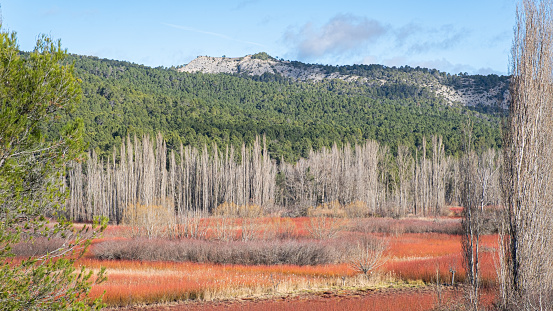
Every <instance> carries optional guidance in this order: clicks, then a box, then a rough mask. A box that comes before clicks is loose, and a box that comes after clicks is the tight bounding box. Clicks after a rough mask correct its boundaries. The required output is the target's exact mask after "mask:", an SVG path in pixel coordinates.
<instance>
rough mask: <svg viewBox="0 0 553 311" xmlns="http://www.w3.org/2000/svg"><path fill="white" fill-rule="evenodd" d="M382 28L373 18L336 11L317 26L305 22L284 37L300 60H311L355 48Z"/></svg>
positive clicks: (381, 33)
mask: <svg viewBox="0 0 553 311" xmlns="http://www.w3.org/2000/svg"><path fill="white" fill-rule="evenodd" d="M386 31H387V29H386V27H384V26H383V25H382V24H381V23H380V22H378V21H376V20H371V19H367V18H364V17H357V16H353V15H351V14H339V15H336V16H335V17H333V18H332V19H330V20H329V21H328V22H327V23H326V24H324V25H323V26H321V27H318V26H316V25H314V24H313V23H307V24H305V25H304V26H303V27H301V29H299V30H296V31H294V30H289V31H287V32H286V33H285V36H284V37H285V41H286V42H288V43H290V44H292V45H293V48H294V50H295V52H296V54H297V55H298V57H299V58H300V59H314V58H319V57H323V56H328V55H340V54H343V53H349V52H352V51H355V50H358V49H360V48H362V47H364V46H365V45H366V44H367V43H368V42H373V41H375V40H377V39H378V38H380V37H381V36H382V35H384V34H385V33H386Z"/></svg>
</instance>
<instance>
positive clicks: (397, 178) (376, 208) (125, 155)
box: [66, 134, 500, 223]
mask: <svg viewBox="0 0 553 311" xmlns="http://www.w3.org/2000/svg"><path fill="white" fill-rule="evenodd" d="M423 141H426V140H423ZM427 149H428V150H427ZM178 150H179V151H175V150H168V149H167V145H166V142H165V140H164V139H163V137H162V136H161V135H160V134H158V135H157V137H156V139H155V141H154V139H151V138H150V137H148V136H147V135H145V136H144V137H143V139H142V140H139V139H137V138H136V136H135V137H134V139H131V138H130V137H127V138H126V141H125V142H123V143H122V144H121V146H120V148H119V150H115V149H114V150H113V152H112V155H111V157H110V159H108V160H105V161H104V160H102V159H101V158H99V157H98V155H97V154H96V153H95V152H94V151H91V152H90V153H89V154H88V159H87V160H86V162H85V163H81V162H75V163H73V164H72V166H71V167H70V168H69V174H68V178H67V181H68V188H69V190H70V197H69V199H68V201H67V206H66V211H67V215H68V217H69V218H70V219H72V220H77V221H90V220H92V219H93V217H94V216H98V215H104V216H108V217H109V218H110V219H111V220H112V221H113V222H117V223H119V222H121V221H122V219H123V216H124V215H125V212H126V210H127V209H128V208H132V207H136V206H138V205H142V206H162V207H164V208H166V209H169V210H171V211H173V212H174V214H175V215H176V216H186V215H188V214H189V213H190V212H195V213H202V214H203V215H207V214H209V213H213V212H214V211H215V210H216V209H217V208H218V207H220V206H226V207H229V206H234V207H236V208H240V207H252V206H255V207H256V208H261V209H262V211H263V212H264V213H279V214H281V215H282V214H285V215H290V216H300V215H307V214H308V213H309V212H312V211H313V210H317V209H318V210H321V211H322V212H324V210H330V209H335V210H340V209H341V210H344V211H346V212H347V213H348V214H349V215H350V216H394V217H402V216H406V215H409V214H412V215H420V216H430V215H439V214H440V213H443V212H444V207H445V206H446V205H449V204H453V205H455V204H458V202H459V198H460V190H459V189H460V187H461V182H462V180H461V176H460V172H459V159H458V158H455V157H452V156H446V154H445V152H444V145H443V141H442V139H441V138H440V137H437V136H433V137H432V139H431V145H430V146H427V144H426V143H423V146H422V148H421V150H418V151H417V152H416V153H415V154H412V153H411V152H409V149H408V148H407V147H406V146H400V147H398V150H397V152H396V153H397V155H396V156H393V155H392V152H391V150H390V148H389V147H387V146H382V145H380V144H379V143H378V142H375V141H370V140H369V141H366V142H365V143H363V144H358V145H354V146H350V145H347V144H345V145H344V146H342V147H338V146H337V145H336V144H334V145H333V146H332V147H331V148H322V149H321V150H319V151H311V152H310V153H309V156H308V157H307V158H305V159H300V160H299V161H297V163H295V164H290V163H286V162H284V161H281V162H280V163H278V164H277V161H275V160H273V159H271V158H270V156H269V152H268V149H267V141H266V138H265V137H263V139H260V138H259V137H256V139H255V140H254V143H253V144H252V145H251V146H249V147H247V146H246V145H245V144H243V145H242V147H241V148H240V150H235V149H234V147H233V146H228V147H226V148H224V149H220V148H219V147H218V146H217V144H212V145H210V146H208V145H204V146H203V147H202V148H201V149H198V148H196V147H193V146H182V145H181V146H180V147H179V149H178ZM427 154H430V156H427ZM484 154H485V156H486V157H487V159H489V161H491V162H492V163H494V165H496V166H497V165H499V163H500V159H499V155H498V154H497V152H496V151H495V150H494V149H490V151H488V152H486V153H484ZM498 175H499V174H497V175H496V176H493V178H491V179H490V181H489V185H490V186H489V189H492V190H491V191H490V192H489V193H490V197H492V198H493V200H495V201H494V202H492V203H493V204H496V203H497V200H499V197H500V196H499V190H498V189H499V179H498V178H499V176H498Z"/></svg>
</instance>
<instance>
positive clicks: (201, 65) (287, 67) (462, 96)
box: [177, 52, 509, 108]
mask: <svg viewBox="0 0 553 311" xmlns="http://www.w3.org/2000/svg"><path fill="white" fill-rule="evenodd" d="M374 67H380V68H383V69H390V70H393V69H397V70H402V69H403V68H411V67H408V66H407V67H400V68H396V67H386V66H383V65H351V66H329V65H317V64H305V63H301V62H297V61H285V60H282V59H281V60H278V59H276V58H273V57H271V56H269V55H268V54H267V53H264V52H261V53H257V54H253V55H246V56H243V57H224V56H223V57H213V56H198V57H197V58H195V59H194V60H192V61H191V62H190V63H188V64H186V65H183V66H181V67H179V68H177V70H178V71H179V72H188V73H195V72H201V73H207V74H219V73H226V74H238V75H248V76H261V75H263V74H276V75H281V76H283V77H286V78H290V79H293V80H296V81H301V82H320V81H323V80H332V79H338V80H342V81H345V82H350V83H351V82H355V83H363V84H367V85H371V86H372V85H379V86H383V85H385V84H392V83H398V81H397V79H394V77H390V76H378V75H370V74H363V73H362V74H359V71H360V70H359V69H358V68H362V69H361V70H362V71H364V72H365V73H366V72H368V71H369V72H370V71H371V68H374ZM411 69H412V70H411V71H417V70H419V71H423V72H424V71H426V72H427V73H428V74H426V75H419V78H420V79H418V80H416V81H410V82H411V84H414V85H417V86H420V87H424V88H427V89H428V90H430V91H431V92H432V93H434V94H435V95H436V96H437V97H439V98H442V99H444V101H445V102H446V103H447V104H449V105H463V106H485V107H490V106H496V105H498V104H499V105H500V107H502V108H506V107H507V103H508V98H509V92H508V79H506V78H507V77H505V76H497V75H488V76H481V75H467V74H459V75H450V74H447V73H444V72H439V71H438V70H436V69H424V68H419V67H417V68H411ZM449 77H455V78H454V79H453V80H454V81H455V82H454V83H452V82H451V81H452V80H451V79H450V78H449ZM474 77H479V78H481V77H484V78H485V77H492V78H494V77H497V78H498V79H496V82H495V83H493V84H492V85H491V86H490V87H488V88H484V89H483V88H482V87H479V85H476V83H475V80H476V79H475V78H474ZM400 82H404V83H405V82H409V81H400ZM407 84H410V83H407Z"/></svg>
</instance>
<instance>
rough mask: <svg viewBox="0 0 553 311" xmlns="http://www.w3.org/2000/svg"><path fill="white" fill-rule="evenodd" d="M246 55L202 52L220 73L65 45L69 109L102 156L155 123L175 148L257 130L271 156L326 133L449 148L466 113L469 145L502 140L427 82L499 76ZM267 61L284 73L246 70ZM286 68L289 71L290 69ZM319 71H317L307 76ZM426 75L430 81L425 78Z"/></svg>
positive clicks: (474, 84)
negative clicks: (434, 140) (219, 56)
mask: <svg viewBox="0 0 553 311" xmlns="http://www.w3.org/2000/svg"><path fill="white" fill-rule="evenodd" d="M247 59H249V61H244V59H242V61H240V60H238V61H237V60H234V61H232V62H229V63H228V64H227V60H226V59H225V60H221V62H223V63H224V64H226V65H224V66H223V65H222V64H219V65H217V63H216V61H213V63H211V61H210V62H207V61H206V62H205V66H206V67H205V68H204V69H202V71H206V72H208V71H209V70H216V71H219V70H221V72H223V71H222V69H221V68H227V67H228V69H227V70H228V71H227V72H226V73H215V74H212V73H202V72H199V70H200V69H197V70H196V71H197V72H194V73H189V72H179V71H177V70H176V69H177V68H161V67H160V68H150V67H146V66H142V65H136V64H132V63H129V62H122V61H114V60H106V59H98V58H95V57H87V56H79V55H71V56H70V57H69V58H68V60H67V62H69V63H74V64H75V72H76V75H77V76H78V77H79V78H80V79H81V80H82V81H83V83H82V89H83V95H84V96H83V103H82V104H80V105H78V106H77V110H76V111H75V112H74V113H73V114H72V116H71V117H72V118H74V117H80V118H82V119H83V120H84V123H85V126H86V140H87V141H88V142H89V144H90V147H91V148H94V149H96V151H97V152H98V153H100V154H102V155H104V156H108V155H110V154H111V153H112V149H113V147H117V146H119V145H120V143H121V141H122V140H124V139H126V137H127V135H131V136H132V135H135V134H136V135H142V134H144V133H149V134H155V133H157V132H161V133H163V134H164V136H165V137H166V139H167V140H168V147H169V148H179V145H180V144H181V143H183V144H185V145H187V144H191V145H195V146H199V147H201V146H202V145H203V144H208V145H211V144H212V143H217V144H218V145H219V146H221V147H223V146H225V145H229V144H231V145H234V146H236V147H238V148H240V146H241V144H242V143H243V142H246V143H248V144H249V143H251V142H252V141H253V140H254V139H255V136H256V135H266V136H267V141H268V143H269V152H270V153H271V156H272V157H273V158H275V159H284V160H285V161H295V160H297V159H298V158H300V157H306V156H307V155H308V154H309V151H310V150H311V149H314V150H317V149H320V148H321V147H323V146H327V147H329V146H331V145H332V144H333V143H337V144H338V145H341V144H345V143H349V144H356V143H360V142H364V141H365V140H367V139H372V140H377V141H379V142H380V143H382V144H386V145H388V146H389V147H390V150H391V152H392V153H393V152H395V151H396V150H397V146H398V145H399V144H402V145H406V146H409V147H410V148H411V150H413V152H414V151H415V149H416V148H420V147H421V145H422V141H423V139H426V140H427V141H430V138H431V136H432V135H441V136H443V138H444V147H445V152H446V153H447V154H456V153H458V152H460V150H461V130H460V129H461V128H462V126H463V125H464V124H465V123H466V122H467V121H468V120H472V122H473V124H474V135H473V137H474V139H473V142H474V144H475V146H478V147H483V148H488V147H499V146H500V145H501V135H500V132H499V126H498V124H499V122H498V120H499V119H498V113H497V111H496V110H495V109H494V107H493V106H486V105H482V104H473V105H471V106H464V105H462V104H459V103H457V102H452V101H448V100H447V99H446V98H445V97H443V96H441V95H439V94H438V93H437V92H436V91H435V89H436V88H438V87H446V88H449V89H454V90H455V92H457V93H459V94H467V93H468V92H469V90H471V91H470V92H472V93H474V94H479V92H480V95H479V96H480V97H489V98H493V97H494V96H496V99H499V98H500V94H501V92H498V93H497V94H496V95H493V94H494V93H493V92H492V91H490V90H493V89H504V88H506V86H505V84H506V81H507V78H506V77H498V76H486V77H484V76H465V75H462V76H459V75H448V74H444V73H440V72H438V71H437V70H429V69H423V68H410V67H401V68H388V67H385V66H380V65H371V66H360V65H353V66H340V67H334V66H320V65H308V64H302V63H299V62H289V63H286V62H282V61H276V60H274V59H272V58H270V57H269V56H266V55H253V56H249V57H247ZM233 62H235V63H238V64H241V65H240V66H239V67H238V65H237V66H234V65H232V64H234V63H233ZM241 62H242V63H241ZM193 63H197V66H199V62H193ZM210 63H211V65H209V64H210ZM191 64H192V63H191ZM255 64H257V65H255ZM271 64H279V66H280V65H282V66H284V65H286V66H289V67H288V68H289V71H288V72H290V74H289V75H284V74H282V73H280V72H278V71H277V73H275V72H274V71H273V72H272V73H271V72H269V71H265V70H266V69H264V70H261V69H260V71H254V70H257V69H258V68H266V67H263V66H265V65H267V66H269V65H271ZM189 65H190V64H189ZM208 65H209V66H211V67H209V68H212V69H209V70H208V69H207V66H208ZM227 65H228V66H227ZM231 65H232V66H231ZM258 65H259V66H258ZM187 66H188V65H187ZM190 66H191V65H190ZM225 66H227V67H225ZM183 68H186V67H183ZM183 68H180V70H181V71H182V70H183ZM198 68H199V67H198ZM232 68H240V71H239V72H238V71H237V72H233V71H232V70H234V69H232ZM271 68H280V67H278V66H277V65H274V66H273V67H271ZM231 69H232V70H231ZM188 70H190V71H191V67H188ZM282 70H283V72H286V71H284V69H282ZM262 72H263V73H262ZM292 72H296V73H297V75H296V76H291V75H292ZM315 72H319V73H315ZM254 73H259V75H257V74H254ZM323 74H324V75H325V78H321V79H315V77H318V76H319V75H323ZM299 77H303V78H301V79H300V78H299ZM308 77H311V78H308ZM329 77H337V78H334V79H330V78H329ZM346 77H349V78H346ZM438 82H440V84H436V83H438ZM432 83H434V86H433V87H431V86H428V85H431V84H432ZM464 96H465V95H464ZM61 121H62V122H63V121H64V120H61ZM52 135H54V133H53V134H52Z"/></svg>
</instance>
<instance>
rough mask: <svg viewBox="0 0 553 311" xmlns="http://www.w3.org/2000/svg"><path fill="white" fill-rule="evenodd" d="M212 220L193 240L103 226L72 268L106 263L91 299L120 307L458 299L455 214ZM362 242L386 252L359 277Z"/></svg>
mask: <svg viewBox="0 0 553 311" xmlns="http://www.w3.org/2000/svg"><path fill="white" fill-rule="evenodd" d="M219 221H220V220H219V219H217V218H210V219H200V220H198V221H197V222H196V227H195V230H196V231H195V232H196V233H197V232H200V231H201V234H197V235H196V236H191V235H188V236H175V235H170V234H165V233H164V235H163V236H161V235H160V236H158V237H150V238H145V237H141V236H135V235H133V234H132V232H133V230H132V228H129V227H128V226H109V227H108V228H107V229H106V231H105V232H104V236H103V238H102V239H99V240H96V241H95V242H94V243H93V245H92V247H91V249H90V251H89V252H88V253H87V255H86V256H85V257H84V258H82V259H81V260H80V261H78V263H77V264H78V265H84V266H86V267H88V268H90V269H94V270H96V269H99V268H100V267H102V266H103V267H106V268H107V271H108V280H107V281H106V282H104V283H102V284H99V285H95V286H94V287H93V289H92V292H91V296H93V297H97V296H99V295H102V294H103V293H104V294H103V295H104V296H103V297H104V302H105V303H106V304H107V305H108V306H109V307H114V308H120V309H124V308H129V307H132V306H142V307H145V306H148V305H149V306H150V307H149V308H152V310H314V309H316V310H368V309H370V310H430V309H432V308H437V307H439V306H440V305H441V304H444V303H448V304H449V305H452V304H453V303H461V302H462V282H463V281H464V279H465V271H464V268H463V259H462V256H461V239H462V236H461V235H460V231H461V225H460V220H459V219H458V218H438V219H436V218H429V219H421V218H416V219H411V218H408V219H392V218H361V219H343V218H324V219H321V218H320V217H313V218H310V217H300V218H279V217H264V218H248V219H239V218H236V219H230V220H229V219H226V220H224V222H225V223H224V224H221V223H219ZM179 230H181V231H182V228H179ZM222 231H225V232H224V233H222ZM246 233H247V234H246ZM367 238H370V239H373V240H378V241H381V242H382V243H381V244H382V245H385V248H384V251H383V253H382V260H381V261H379V267H378V268H376V269H375V270H374V271H372V272H371V273H369V274H367V275H364V274H362V273H361V272H360V271H357V270H355V268H354V263H355V262H357V261H358V260H359V257H356V256H358V255H357V254H358V253H356V249H358V246H359V245H360V242H359V241H362V240H363V239H367ZM497 239H498V237H497V235H494V234H490V235H485V236H483V237H482V238H481V251H482V256H481V261H480V267H481V269H482V280H483V285H484V287H483V288H484V289H485V291H486V293H485V294H484V295H483V301H485V302H486V304H491V303H492V302H493V287H494V284H495V261H496V249H497ZM379 245H380V244H379ZM452 281H453V282H454V283H455V286H451V283H452ZM437 284H438V285H437ZM145 308H146V307H145ZM147 309H148V308H147Z"/></svg>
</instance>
